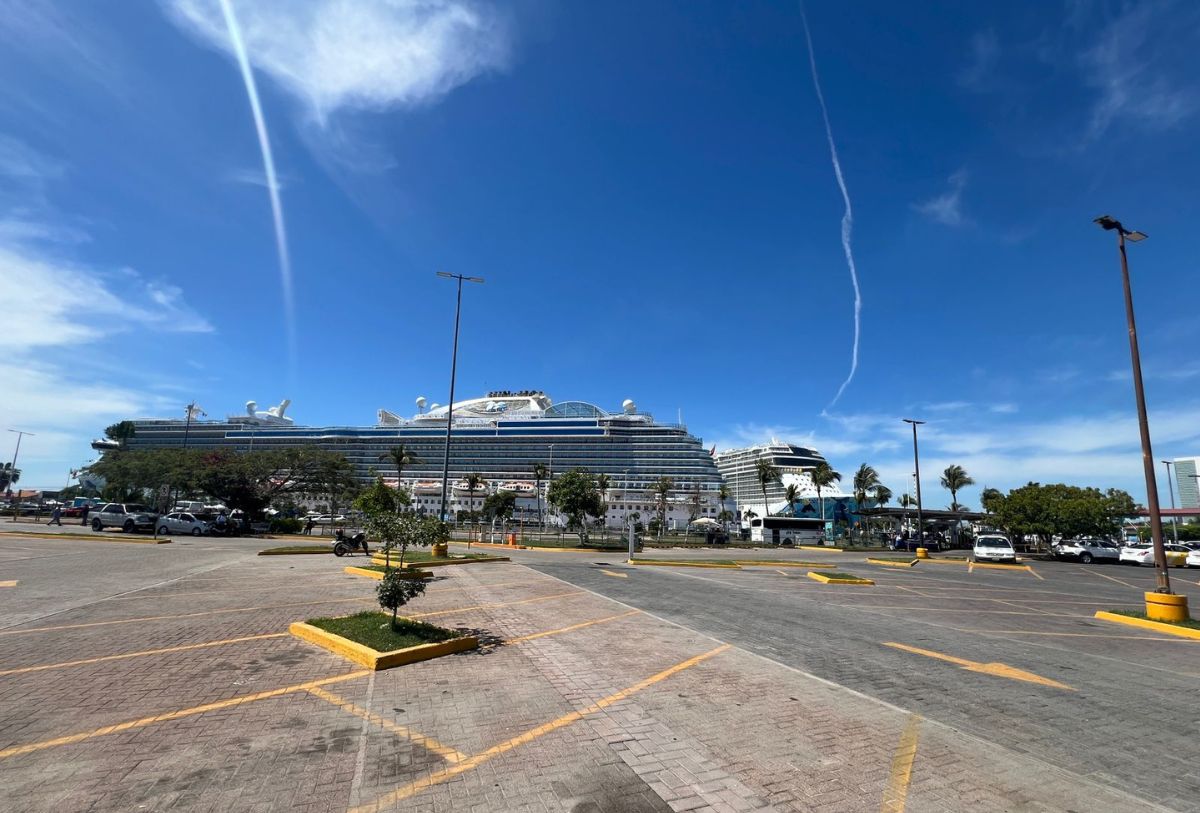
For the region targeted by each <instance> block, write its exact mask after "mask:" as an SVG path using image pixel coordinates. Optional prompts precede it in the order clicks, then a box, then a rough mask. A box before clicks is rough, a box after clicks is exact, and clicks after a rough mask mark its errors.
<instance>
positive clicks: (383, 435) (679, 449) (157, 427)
mask: <svg viewBox="0 0 1200 813" xmlns="http://www.w3.org/2000/svg"><path fill="white" fill-rule="evenodd" d="M288 406H289V402H288V401H284V402H283V403H281V404H279V405H278V406H276V407H272V408H270V409H268V410H265V411H264V410H259V409H258V406H257V404H256V403H255V402H253V401H250V402H248V403H247V404H246V411H245V412H244V413H241V414H233V415H229V416H228V417H227V418H226V419H225V420H221V421H212V420H198V419H197V417H196V416H195V415H193V416H192V417H191V418H190V419H187V418H184V417H181V418H172V419H143V420H135V421H134V426H135V431H134V435H133V437H131V438H129V439H128V440H127V441H126V445H127V447H128V448H130V449H146V448H155V447H161V446H173V447H179V446H190V447H192V448H232V449H235V450H237V451H249V450H255V449H281V448H288V447H296V446H304V445H315V446H319V447H321V448H324V449H331V450H333V451H338V452H341V453H343V454H344V455H345V456H346V458H347V459H348V460H349V461H350V463H351V464H353V466H354V467H355V470H356V472H357V474H358V476H359V478H360V479H361V480H363V481H364V482H366V481H369V479H370V478H371V477H373V476H375V473H378V474H379V475H381V476H382V477H383V478H384V479H385V481H390V483H391V484H393V485H394V484H396V482H397V476H396V471H395V469H394V468H393V467H392V465H391V464H390V463H389V462H387V460H386V459H385V458H383V456H384V454H385V453H386V452H387V451H388V450H389V449H392V448H394V447H396V446H401V445H402V446H404V448H405V449H407V450H408V451H410V452H412V453H414V454H415V455H416V457H417V458H419V462H416V463H412V464H410V465H408V466H406V467H405V468H404V470H403V473H402V477H403V482H402V483H401V484H402V485H403V486H404V487H405V488H406V489H407V490H408V491H409V492H410V493H411V494H412V498H413V504H414V506H415V507H416V508H417V510H424V511H426V512H429V513H434V514H436V513H437V512H438V511H439V509H440V504H441V490H442V488H441V486H442V465H443V460H444V457H445V453H446V418H447V414H448V413H449V410H448V409H447V407H446V406H444V405H438V404H430V405H427V403H426V399H425V398H418V399H417V409H418V412H417V414H416V415H414V416H412V417H410V418H401V417H400V416H398V415H396V414H395V413H393V412H390V411H388V410H383V409H381V410H379V412H378V421H377V423H376V424H375V425H374V426H329V427H311V426H301V425H298V424H296V423H295V422H294V421H293V419H292V418H291V417H288V416H287V415H286V414H285V413H286V410H287V408H288ZM451 429H452V432H451V441H450V488H449V495H448V497H449V504H448V508H449V510H450V511H451V512H453V511H457V510H466V509H471V508H474V509H478V508H479V507H481V505H482V503H483V500H484V498H485V497H486V496H487V495H488V494H490V493H493V492H496V491H500V490H504V491H513V492H515V493H516V494H517V496H518V500H517V505H518V513H519V514H520V515H522V516H524V517H526V518H530V517H533V516H536V515H537V511H538V505H539V500H538V495H539V486H540V493H541V495H542V501H541V507H542V508H543V510H544V509H545V502H544V497H545V492H546V488H547V480H546V479H542V480H541V482H540V483H539V482H538V480H537V478H536V477H535V475H534V466H535V465H536V464H539V463H540V464H542V465H543V466H545V467H546V468H547V469H548V473H550V474H561V473H563V472H565V471H568V470H570V469H574V468H585V469H587V470H589V471H591V472H592V473H593V474H597V475H600V474H603V475H606V476H607V477H608V482H609V486H608V489H607V490H606V492H605V495H604V500H605V502H606V503H607V504H608V512H607V516H606V522H608V523H609V524H611V525H615V526H621V525H623V524H624V523H625V521H626V519H627V518H629V517H630V516H631V515H633V514H637V515H638V517H637V518H638V519H640V520H641V521H642V522H648V521H649V520H650V519H651V518H652V517H654V516H656V515H657V508H656V499H657V498H656V497H655V495H654V494H653V493H652V492H651V491H650V487H651V485H652V484H653V483H654V482H655V481H656V480H658V479H659V478H660V477H669V478H670V479H671V481H672V483H673V487H672V491H671V494H670V496H669V498H668V510H667V520H668V523H669V524H670V525H674V526H676V527H682V525H686V524H687V523H688V522H689V521H690V520H691V519H694V518H701V517H707V518H710V519H713V520H715V519H716V518H717V517H718V516H719V514H720V511H721V505H720V500H719V498H718V496H717V492H718V490H719V488H720V485H721V477H720V475H719V474H718V473H717V467H716V464H715V463H714V461H713V458H712V456H711V455H710V454H709V453H708V451H707V450H705V449H704V447H703V445H702V444H701V441H700V439H699V438H697V437H695V436H693V435H691V434H689V433H688V431H687V428H686V427H685V426H682V425H680V424H664V423H659V422H657V421H655V420H654V418H653V416H652V415H650V414H649V413H646V412H641V411H639V410H638V408H637V406H636V405H635V404H634V402H633V401H631V400H626V401H624V402H623V403H622V405H621V408H620V410H618V411H615V412H609V411H606V410H604V409H601V408H600V407H598V406H596V405H594V404H590V403H587V402H584V401H562V402H559V403H554V402H553V401H552V400H551V399H550V397H549V396H547V395H546V394H545V393H544V392H542V391H540V390H522V391H519V392H513V391H498V392H490V393H488V394H487V395H486V396H484V397H481V398H472V399H470V400H466V401H460V402H456V403H455V404H454V410H453V426H452V428H451ZM115 445H116V444H111V443H109V442H107V441H97V442H96V443H95V444H93V446H94V448H96V449H97V451H101V452H106V451H109V449H110V448H111V447H112V446H115ZM472 473H478V474H481V475H482V476H483V479H484V481H485V484H484V486H483V487H482V488H481V489H475V490H474V491H473V492H472V491H471V490H470V489H469V488H467V485H466V482H465V480H464V478H465V477H466V476H467V475H468V474H472Z"/></svg>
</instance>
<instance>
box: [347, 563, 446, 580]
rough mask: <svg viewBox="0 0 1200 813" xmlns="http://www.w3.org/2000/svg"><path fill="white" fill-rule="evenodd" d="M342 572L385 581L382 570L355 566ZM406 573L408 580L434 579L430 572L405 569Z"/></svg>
mask: <svg viewBox="0 0 1200 813" xmlns="http://www.w3.org/2000/svg"><path fill="white" fill-rule="evenodd" d="M342 572H343V573H349V574H350V575H351V576H366V577H367V578H368V579H375V580H376V581H383V571H382V570H371V569H370V568H369V567H355V566H354V565H349V566H347V567H344V568H342ZM404 572H405V573H406V574H408V578H410V579H432V578H433V574H432V573H430V572H429V571H428V570H409V569H408V568H405V569H404Z"/></svg>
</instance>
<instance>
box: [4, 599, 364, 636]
mask: <svg viewBox="0 0 1200 813" xmlns="http://www.w3.org/2000/svg"><path fill="white" fill-rule="evenodd" d="M347 601H358V602H364V601H370V599H368V598H326V599H318V600H316V601H294V602H291V603H289V604H268V605H266V606H264V607H233V608H230V609H227V610H205V611H203V612H199V613H180V614H179V615H149V616H145V617H142V618H119V619H116V620H115V621H89V622H87V623H86V624H60V625H58V626H56V627H33V628H32V629H27V630H0V635H26V634H28V633H31V632H54V631H56V630H77V629H83V628H84V627H106V626H109V625H111V624H141V623H143V622H145V621H170V620H173V619H176V618H197V617H199V616H203V615H222V614H224V613H249V612H253V611H255V610H279V609H283V608H285V607H310V606H312V605H314V604H342V603H345V602H347ZM372 603H373V602H372Z"/></svg>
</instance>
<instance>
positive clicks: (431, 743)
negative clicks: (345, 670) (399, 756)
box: [305, 686, 467, 763]
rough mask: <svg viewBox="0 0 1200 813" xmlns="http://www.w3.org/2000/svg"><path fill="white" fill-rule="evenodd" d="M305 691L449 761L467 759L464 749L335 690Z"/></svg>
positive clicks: (316, 688)
mask: <svg viewBox="0 0 1200 813" xmlns="http://www.w3.org/2000/svg"><path fill="white" fill-rule="evenodd" d="M305 691H306V692H308V693H309V694H311V695H314V696H316V697H319V698H321V699H322V700H325V701H326V702H329V703H332V704H333V705H335V706H337V707H338V708H340V709H342V710H343V711H348V712H350V713H351V714H353V715H355V716H357V717H361V718H362V719H364V720H366V721H367V722H368V723H372V724H374V725H377V726H379V727H380V728H383V729H386V730H388V731H390V732H392V733H393V734H399V735H400V736H401V737H404V739H406V740H408V741H409V742H411V743H413V744H414V745H419V746H420V747H422V748H424V749H425V750H426V751H430V752H432V753H435V754H437V755H438V756H440V757H442V758H443V759H445V760H446V761H447V762H453V763H458V762H462V761H464V760H465V759H467V755H466V754H464V753H463V752H462V751H458V750H456V749H454V748H451V747H450V746H448V745H442V744H441V743H440V742H438V741H437V740H435V739H434V738H433V737H427V736H425V735H424V734H421V733H419V732H417V731H413V730H412V729H411V728H408V727H407V726H402V725H400V724H399V723H396V722H394V721H392V720H389V719H387V718H386V717H382V716H380V715H378V714H376V713H375V712H373V711H368V710H367V709H364V708H363V707H362V706H356V705H355V704H354V703H351V702H350V701H349V700H346V699H345V698H343V697H339V696H337V695H336V694H334V693H333V692H327V691H325V690H324V689H322V688H321V687H319V686H309V687H308V688H307V689H305Z"/></svg>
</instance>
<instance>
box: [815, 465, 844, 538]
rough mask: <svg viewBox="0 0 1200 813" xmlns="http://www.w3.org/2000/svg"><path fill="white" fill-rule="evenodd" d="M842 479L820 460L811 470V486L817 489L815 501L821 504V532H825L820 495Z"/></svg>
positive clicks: (822, 501) (823, 510)
mask: <svg viewBox="0 0 1200 813" xmlns="http://www.w3.org/2000/svg"><path fill="white" fill-rule="evenodd" d="M841 480H842V475H841V474H840V473H839V472H836V471H834V470H833V469H832V468H831V467H830V466H829V464H828V463H826V462H824V461H821V462H820V463H818V464H817V466H816V468H814V469H813V470H812V481H813V486H814V487H815V488H816V489H817V502H818V503H820V505H821V534H822V535H824V533H825V498H824V497H823V496H822V491H823V490H824V489H826V488H829V487H830V486H831V485H833V484H834V483H839V482H841Z"/></svg>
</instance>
